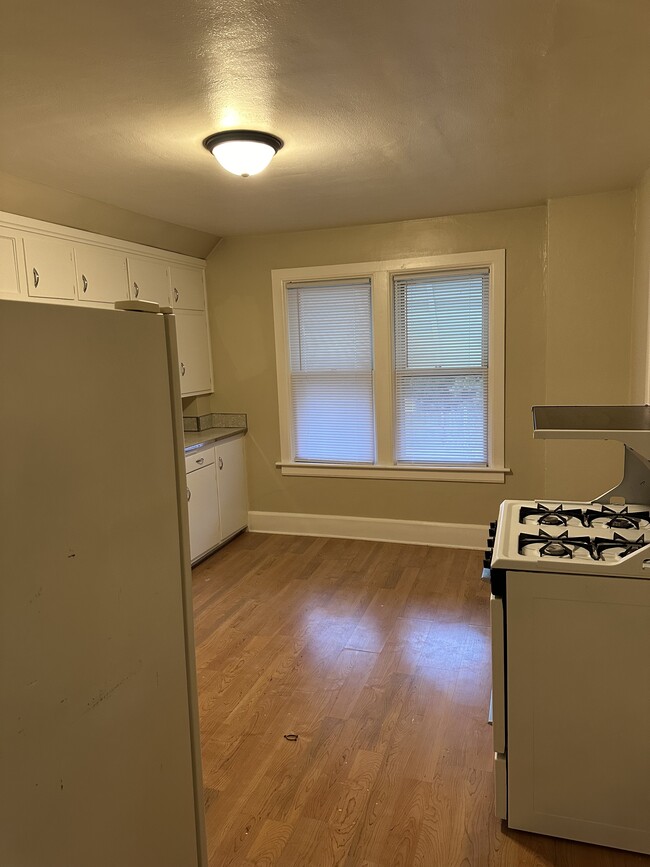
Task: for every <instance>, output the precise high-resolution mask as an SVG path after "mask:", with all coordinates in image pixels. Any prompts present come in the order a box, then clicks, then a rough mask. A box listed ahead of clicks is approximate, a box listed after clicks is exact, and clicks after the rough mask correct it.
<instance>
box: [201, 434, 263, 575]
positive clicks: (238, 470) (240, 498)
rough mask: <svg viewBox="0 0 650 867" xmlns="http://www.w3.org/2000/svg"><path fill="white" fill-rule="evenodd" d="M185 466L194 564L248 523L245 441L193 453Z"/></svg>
mask: <svg viewBox="0 0 650 867" xmlns="http://www.w3.org/2000/svg"><path fill="white" fill-rule="evenodd" d="M185 465H186V470H187V507H188V513H189V523H190V557H191V559H192V562H193V563H194V562H196V561H197V560H198V559H200V558H201V557H203V556H204V555H205V554H207V553H208V552H209V551H211V550H212V549H214V548H216V547H217V546H218V545H219V544H221V543H222V542H225V541H226V540H227V539H229V538H230V536H232V535H234V534H235V533H237V532H238V531H239V530H243V529H244V528H245V527H246V525H247V524H248V497H247V491H246V464H245V458H244V438H243V436H239V437H234V438H233V439H230V440H226V441H225V442H221V443H218V444H217V446H216V447H211V448H207V449H202V450H200V451H197V452H193V453H192V454H191V455H190V456H188V457H186V459H185Z"/></svg>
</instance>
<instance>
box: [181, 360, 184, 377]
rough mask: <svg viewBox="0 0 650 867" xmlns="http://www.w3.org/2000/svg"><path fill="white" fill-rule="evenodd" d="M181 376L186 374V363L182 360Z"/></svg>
mask: <svg viewBox="0 0 650 867" xmlns="http://www.w3.org/2000/svg"><path fill="white" fill-rule="evenodd" d="M181 376H185V365H184V364H183V362H182V361H181Z"/></svg>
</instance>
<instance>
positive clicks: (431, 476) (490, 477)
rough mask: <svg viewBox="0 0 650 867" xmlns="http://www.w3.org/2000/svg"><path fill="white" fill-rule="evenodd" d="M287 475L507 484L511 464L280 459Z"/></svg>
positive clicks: (279, 462)
mask: <svg viewBox="0 0 650 867" xmlns="http://www.w3.org/2000/svg"><path fill="white" fill-rule="evenodd" d="M276 467H279V469H280V470H281V471H282V475H283V476H312V477H313V476H323V477H329V478H336V479H399V480H402V481H404V480H407V481H429V482H488V483H491V484H503V483H504V482H505V477H506V475H508V474H509V473H510V470H509V469H508V468H507V467H467V468H465V467H405V466H379V465H377V464H375V465H374V466H359V465H358V464H316V463H314V464H310V463H303V462H302V461H301V462H300V463H298V462H290V461H278V463H276Z"/></svg>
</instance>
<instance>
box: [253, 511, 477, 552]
mask: <svg viewBox="0 0 650 867" xmlns="http://www.w3.org/2000/svg"><path fill="white" fill-rule="evenodd" d="M248 529H249V531H250V532H251V533H280V534H285V535H290V536H329V537H331V538H333V539H367V540H370V541H373V542H402V543H406V544H409V545H439V546H441V547H443V548H472V549H475V550H479V551H480V550H482V549H483V548H485V540H486V537H487V530H488V528H487V527H485V526H483V525H482V524H438V523H433V522H430V521H397V520H393V519H391V518H355V517H352V516H346V515H304V514H300V513H295V512H249V513H248Z"/></svg>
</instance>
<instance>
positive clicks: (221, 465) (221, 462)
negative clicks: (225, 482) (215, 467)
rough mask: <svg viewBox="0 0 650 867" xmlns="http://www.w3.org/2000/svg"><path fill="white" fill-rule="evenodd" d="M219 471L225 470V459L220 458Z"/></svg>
mask: <svg viewBox="0 0 650 867" xmlns="http://www.w3.org/2000/svg"><path fill="white" fill-rule="evenodd" d="M219 469H220V470H222V469H223V458H219Z"/></svg>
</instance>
